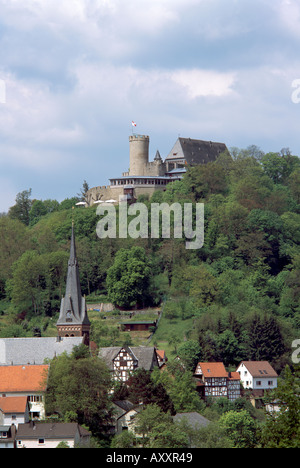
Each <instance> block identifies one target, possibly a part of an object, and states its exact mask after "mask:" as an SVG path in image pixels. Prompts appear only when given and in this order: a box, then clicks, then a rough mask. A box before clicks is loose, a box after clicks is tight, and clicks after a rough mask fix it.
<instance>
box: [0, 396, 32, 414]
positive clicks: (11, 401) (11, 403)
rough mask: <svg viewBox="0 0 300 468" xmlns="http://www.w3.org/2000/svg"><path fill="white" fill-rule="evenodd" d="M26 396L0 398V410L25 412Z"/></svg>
mask: <svg viewBox="0 0 300 468" xmlns="http://www.w3.org/2000/svg"><path fill="white" fill-rule="evenodd" d="M26 405H27V396H24V397H4V398H0V411H2V413H6V414H7V413H25V411H26Z"/></svg>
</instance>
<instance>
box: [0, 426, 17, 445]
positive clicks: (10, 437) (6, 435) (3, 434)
mask: <svg viewBox="0 0 300 468" xmlns="http://www.w3.org/2000/svg"><path fill="white" fill-rule="evenodd" d="M15 437H16V426H15V425H14V424H12V425H11V426H1V425H0V449H2V448H10V449H12V448H16V447H15Z"/></svg>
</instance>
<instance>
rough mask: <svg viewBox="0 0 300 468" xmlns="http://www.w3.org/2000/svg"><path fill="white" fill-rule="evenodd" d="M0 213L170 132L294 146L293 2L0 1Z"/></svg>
mask: <svg viewBox="0 0 300 468" xmlns="http://www.w3.org/2000/svg"><path fill="white" fill-rule="evenodd" d="M0 12H1V14H0V212H3V211H7V210H8V208H9V207H10V206H12V205H14V203H15V197H16V195H17V193H19V192H21V191H23V190H28V189H29V188H31V189H32V197H33V198H35V199H39V200H46V199H56V200H58V201H62V200H63V199H65V198H71V197H73V196H74V195H76V194H77V193H78V192H79V191H80V189H81V187H82V185H83V181H84V180H86V181H87V182H88V184H89V186H90V187H94V186H100V185H108V183H109V178H110V177H119V176H120V175H122V172H125V171H127V170H128V166H129V136H130V134H131V133H132V125H131V122H132V121H135V122H136V123H137V127H136V128H135V129H134V131H135V132H137V133H140V134H145V135H149V136H150V159H151V160H152V159H153V158H154V156H155V153H156V151H157V150H159V151H160V154H161V156H162V157H163V158H165V157H166V156H167V155H168V153H169V152H170V151H171V149H172V147H173V146H174V144H175V142H176V140H177V138H178V136H181V137H184V138H195V139H200V140H209V141H217V142H223V143H225V144H226V145H227V147H228V148H231V147H239V148H247V147H248V146H250V145H257V146H258V147H259V148H260V149H261V150H262V151H264V152H270V151H280V150H281V149H282V148H287V147H288V148H290V150H291V152H292V153H293V154H295V155H298V156H300V140H299V128H300V2H299V0H226V1H224V0H151V1H149V0H126V1H125V0H0Z"/></svg>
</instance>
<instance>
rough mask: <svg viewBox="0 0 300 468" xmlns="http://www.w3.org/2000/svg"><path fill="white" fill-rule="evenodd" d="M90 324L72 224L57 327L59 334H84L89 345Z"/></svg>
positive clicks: (67, 335) (66, 335) (64, 335)
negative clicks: (64, 283) (66, 271)
mask: <svg viewBox="0 0 300 468" xmlns="http://www.w3.org/2000/svg"><path fill="white" fill-rule="evenodd" d="M90 326H91V323H90V321H89V318H88V315H87V307H86V302H85V298H84V297H82V293H81V287H80V279H79V268H78V261H77V256H76V244H75V234H74V226H73V225H72V237H71V248H70V259H69V263H68V276H67V283H66V295H65V297H64V298H63V299H62V301H61V306H60V314H59V319H58V322H57V324H56V327H57V332H58V336H60V337H70V336H84V337H85V339H84V342H85V344H87V345H88V344H89V335H90Z"/></svg>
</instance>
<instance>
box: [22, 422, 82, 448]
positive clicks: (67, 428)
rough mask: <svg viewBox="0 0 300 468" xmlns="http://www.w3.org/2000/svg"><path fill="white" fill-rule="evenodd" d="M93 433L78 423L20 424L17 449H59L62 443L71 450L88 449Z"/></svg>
mask: <svg viewBox="0 0 300 468" xmlns="http://www.w3.org/2000/svg"><path fill="white" fill-rule="evenodd" d="M90 437H91V433H90V432H88V431H87V430H86V429H84V428H83V427H81V426H79V424H77V423H34V422H30V423H28V424H20V425H19V428H18V432H17V435H16V448H47V449H49V448H57V446H58V445H59V444H60V443H62V442H63V443H65V444H67V445H68V446H69V447H70V448H74V447H85V446H86V447H88V446H89V444H90Z"/></svg>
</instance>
